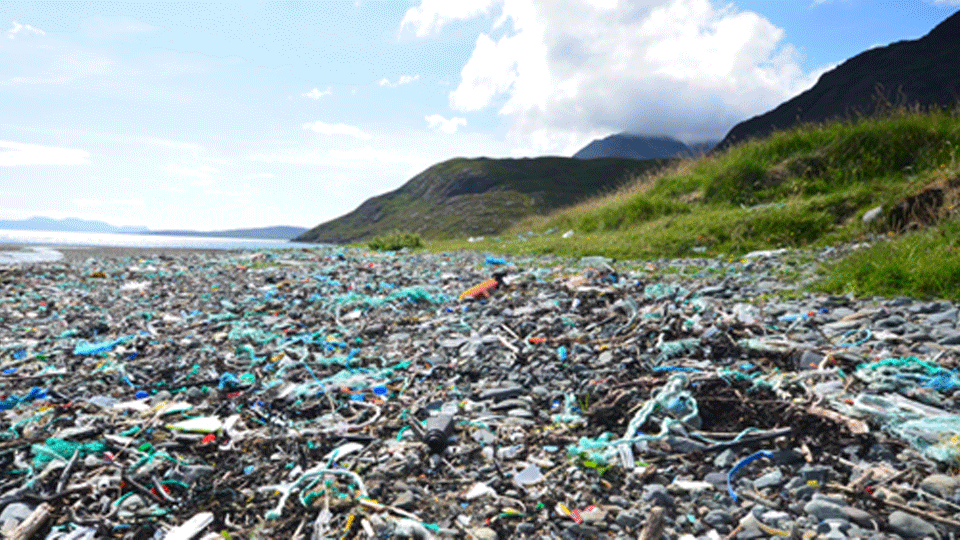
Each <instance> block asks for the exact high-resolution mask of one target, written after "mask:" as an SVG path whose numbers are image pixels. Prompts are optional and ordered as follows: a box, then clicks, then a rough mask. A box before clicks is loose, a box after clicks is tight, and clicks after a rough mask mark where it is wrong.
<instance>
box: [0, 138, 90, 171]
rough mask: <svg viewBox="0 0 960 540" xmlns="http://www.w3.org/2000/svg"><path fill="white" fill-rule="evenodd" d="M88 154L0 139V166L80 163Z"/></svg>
mask: <svg viewBox="0 0 960 540" xmlns="http://www.w3.org/2000/svg"><path fill="white" fill-rule="evenodd" d="M89 156H90V154H88V153H87V152H84V151H83V150H76V149H73V148H57V147H54V146H40V145H36V144H23V143H16V142H11V141H0V166H4V165H5V166H13V165H81V164H84V163H87V158H88V157H89Z"/></svg>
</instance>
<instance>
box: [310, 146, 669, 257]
mask: <svg viewBox="0 0 960 540" xmlns="http://www.w3.org/2000/svg"><path fill="white" fill-rule="evenodd" d="M663 163H664V162H662V161H660V160H643V161H637V160H630V159H616V158H607V159H596V160H587V161H584V160H576V159H571V158H560V157H544V158H532V159H488V158H478V159H466V158H456V159H451V160H448V161H444V162H442V163H438V164H436V165H434V166H432V167H430V168H429V169H427V170H426V171H424V172H422V173H420V174H418V175H417V176H415V177H414V178H412V179H410V181H408V182H407V183H406V184H404V185H403V186H401V187H400V188H399V189H397V190H394V191H392V192H390V193H386V194H383V195H380V196H377V197H373V198H371V199H368V200H367V201H366V202H364V203H363V204H362V205H360V206H359V207H358V208H357V209H356V210H354V211H353V212H351V213H349V214H347V215H345V216H343V217H340V218H337V219H335V220H332V221H328V222H326V223H322V224H320V225H318V226H317V227H314V228H313V229H311V230H310V231H307V232H306V233H304V234H303V235H301V236H300V237H298V240H301V241H309V242H345V241H346V242H353V241H360V240H365V239H369V238H371V237H373V236H375V235H379V234H384V233H387V232H390V231H392V230H395V229H400V230H406V231H411V232H416V233H418V234H420V235H421V236H423V237H425V238H450V237H457V236H465V235H477V234H496V233H498V232H501V231H503V230H504V229H506V228H507V227H509V226H510V225H512V224H514V223H516V222H517V221H519V220H520V219H522V218H524V217H526V216H530V215H535V214H545V213H547V212H549V211H551V210H555V209H556V208H558V207H561V206H565V205H571V204H574V203H576V202H579V201H581V200H583V199H585V198H588V197H591V196H594V195H596V194H598V193H601V192H603V191H604V190H610V189H615V188H616V187H618V186H620V185H622V184H623V183H624V182H627V181H629V179H630V178H631V177H633V176H634V175H636V174H637V173H638V172H643V171H647V170H651V169H653V168H659V167H662V166H663Z"/></svg>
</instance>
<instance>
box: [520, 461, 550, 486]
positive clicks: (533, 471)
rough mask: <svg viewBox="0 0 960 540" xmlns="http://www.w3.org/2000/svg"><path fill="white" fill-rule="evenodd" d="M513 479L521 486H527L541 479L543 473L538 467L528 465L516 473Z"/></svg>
mask: <svg viewBox="0 0 960 540" xmlns="http://www.w3.org/2000/svg"><path fill="white" fill-rule="evenodd" d="M514 480H516V481H517V483H518V484H520V485H521V486H529V485H531V484H536V483H537V482H539V481H541V480H543V473H542V472H540V467H538V466H536V465H529V466H528V467H527V468H526V469H524V470H522V471H520V472H519V473H517V475H516V476H514Z"/></svg>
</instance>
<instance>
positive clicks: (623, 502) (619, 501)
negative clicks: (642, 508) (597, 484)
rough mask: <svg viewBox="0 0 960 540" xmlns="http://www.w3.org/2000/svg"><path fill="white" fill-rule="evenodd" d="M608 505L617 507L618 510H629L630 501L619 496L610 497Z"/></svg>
mask: <svg viewBox="0 0 960 540" xmlns="http://www.w3.org/2000/svg"><path fill="white" fill-rule="evenodd" d="M608 500H609V501H610V504H613V505H616V506H619V507H620V508H630V501H628V500H627V499H625V498H623V497H621V496H620V495H611V496H610V498H609V499H608Z"/></svg>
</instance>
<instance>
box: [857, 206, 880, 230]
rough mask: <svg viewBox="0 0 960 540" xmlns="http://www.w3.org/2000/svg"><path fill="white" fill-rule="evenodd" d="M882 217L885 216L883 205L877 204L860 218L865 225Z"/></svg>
mask: <svg viewBox="0 0 960 540" xmlns="http://www.w3.org/2000/svg"><path fill="white" fill-rule="evenodd" d="M881 217H883V206H877V207H875V208H871V209H870V210H867V211H866V212H864V213H863V217H862V218H860V219H861V221H862V222H863V224H864V225H867V224H869V223H873V222H874V221H876V220H877V219H879V218H881Z"/></svg>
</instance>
